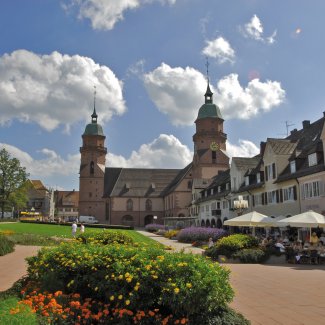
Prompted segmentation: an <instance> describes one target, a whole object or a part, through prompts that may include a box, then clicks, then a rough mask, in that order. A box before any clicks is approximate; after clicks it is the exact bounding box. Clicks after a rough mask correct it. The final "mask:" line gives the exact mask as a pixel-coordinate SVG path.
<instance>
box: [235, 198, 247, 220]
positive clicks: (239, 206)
mask: <svg viewBox="0 0 325 325" xmlns="http://www.w3.org/2000/svg"><path fill="white" fill-rule="evenodd" d="M247 208H248V201H247V200H244V199H243V197H242V195H239V196H238V200H234V210H235V211H236V212H237V214H238V216H241V215H242V213H243V212H244V210H245V209H247Z"/></svg>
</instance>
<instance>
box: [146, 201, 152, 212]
mask: <svg viewBox="0 0 325 325" xmlns="http://www.w3.org/2000/svg"><path fill="white" fill-rule="evenodd" d="M146 210H147V211H151V210H152V202H151V200H149V199H148V200H147V201H146Z"/></svg>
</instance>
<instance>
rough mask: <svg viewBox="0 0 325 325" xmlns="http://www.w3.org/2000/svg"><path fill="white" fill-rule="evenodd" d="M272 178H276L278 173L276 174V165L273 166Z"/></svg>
mask: <svg viewBox="0 0 325 325" xmlns="http://www.w3.org/2000/svg"><path fill="white" fill-rule="evenodd" d="M272 177H273V178H276V173H275V163H273V164H272Z"/></svg>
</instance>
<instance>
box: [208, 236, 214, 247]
mask: <svg viewBox="0 0 325 325" xmlns="http://www.w3.org/2000/svg"><path fill="white" fill-rule="evenodd" d="M212 246H213V240H212V238H209V242H208V248H211V247H212Z"/></svg>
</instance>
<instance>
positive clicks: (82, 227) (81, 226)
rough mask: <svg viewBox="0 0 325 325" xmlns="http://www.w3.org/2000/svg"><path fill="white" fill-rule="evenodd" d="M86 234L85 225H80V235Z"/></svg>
mask: <svg viewBox="0 0 325 325" xmlns="http://www.w3.org/2000/svg"><path fill="white" fill-rule="evenodd" d="M84 232H85V226H84V224H83V223H81V224H80V233H81V234H83V233H84Z"/></svg>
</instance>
